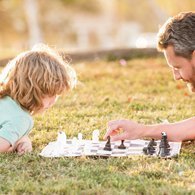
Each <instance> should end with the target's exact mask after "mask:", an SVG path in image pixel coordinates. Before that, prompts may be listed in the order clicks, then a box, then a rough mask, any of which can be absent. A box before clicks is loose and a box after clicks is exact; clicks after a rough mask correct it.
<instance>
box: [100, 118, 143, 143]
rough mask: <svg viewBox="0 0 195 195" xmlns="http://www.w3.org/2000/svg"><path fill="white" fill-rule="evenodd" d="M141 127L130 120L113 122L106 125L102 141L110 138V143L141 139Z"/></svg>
mask: <svg viewBox="0 0 195 195" xmlns="http://www.w3.org/2000/svg"><path fill="white" fill-rule="evenodd" d="M142 131H143V125H140V124H138V123H136V122H134V121H130V120H125V119H123V120H114V121H110V122H109V123H108V128H107V132H106V134H105V135H104V139H107V137H108V136H111V141H117V140H125V139H138V138H141V136H142Z"/></svg>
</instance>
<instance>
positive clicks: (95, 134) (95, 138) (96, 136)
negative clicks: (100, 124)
mask: <svg viewBox="0 0 195 195" xmlns="http://www.w3.org/2000/svg"><path fill="white" fill-rule="evenodd" d="M99 135H100V132H99V130H98V129H96V130H94V131H93V133H92V142H93V143H98V142H99Z"/></svg>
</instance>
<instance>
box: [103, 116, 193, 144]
mask: <svg viewBox="0 0 195 195" xmlns="http://www.w3.org/2000/svg"><path fill="white" fill-rule="evenodd" d="M120 131H122V133H120V134H119V133H118V132H120ZM161 132H166V133H167V136H168V139H169V140H170V141H184V140H194V139H195V117H193V118H189V119H186V120H183V121H180V122H176V123H169V124H156V125H143V124H139V123H136V122H134V121H130V120H115V121H110V122H109V123H108V129H107V132H106V134H105V136H104V139H106V138H107V136H109V135H110V136H111V141H116V140H125V139H141V138H155V139H160V138H161Z"/></svg>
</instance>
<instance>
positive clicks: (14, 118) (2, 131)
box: [0, 96, 33, 145]
mask: <svg viewBox="0 0 195 195" xmlns="http://www.w3.org/2000/svg"><path fill="white" fill-rule="evenodd" d="M32 127H33V119H32V117H31V115H30V114H29V113H28V112H27V111H25V110H24V109H22V108H21V106H20V105H19V104H18V103H16V102H15V101H14V100H13V99H12V98H11V97H9V96H6V97H3V98H0V137H2V138H4V139H6V140H7V141H8V142H9V143H10V144H11V145H14V144H15V143H16V141H18V140H19V139H20V138H22V137H23V136H24V135H27V134H28V133H29V132H30V130H31V129H32Z"/></svg>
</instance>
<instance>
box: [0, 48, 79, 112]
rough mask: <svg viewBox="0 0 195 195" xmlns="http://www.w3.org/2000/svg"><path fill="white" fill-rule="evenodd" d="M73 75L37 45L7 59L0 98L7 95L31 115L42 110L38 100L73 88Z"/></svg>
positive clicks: (0, 81)
mask: <svg viewBox="0 0 195 195" xmlns="http://www.w3.org/2000/svg"><path fill="white" fill-rule="evenodd" d="M76 80H77V79H76V73H75V71H74V69H73V68H71V67H70V66H69V65H68V63H67V62H65V61H64V60H63V58H62V57H61V56H60V55H59V54H58V53H57V52H55V51H54V50H51V49H50V48H49V47H47V46H45V45H38V46H36V47H34V48H33V49H32V50H30V51H27V52H24V53H21V54H19V55H18V56H17V57H16V58H14V59H13V60H11V61H10V62H9V63H8V64H7V66H6V67H5V69H4V70H3V71H2V74H1V75H0V98H2V97H4V96H10V97H11V98H12V99H14V100H15V101H17V102H18V103H19V104H20V105H21V106H22V107H23V108H25V109H26V110H28V111H29V112H31V113H33V114H34V113H37V112H38V111H39V110H41V109H42V107H43V103H42V99H43V98H44V97H46V96H49V97H52V96H54V95H60V94H62V92H64V91H68V90H70V89H72V88H74V87H75V85H76Z"/></svg>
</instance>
